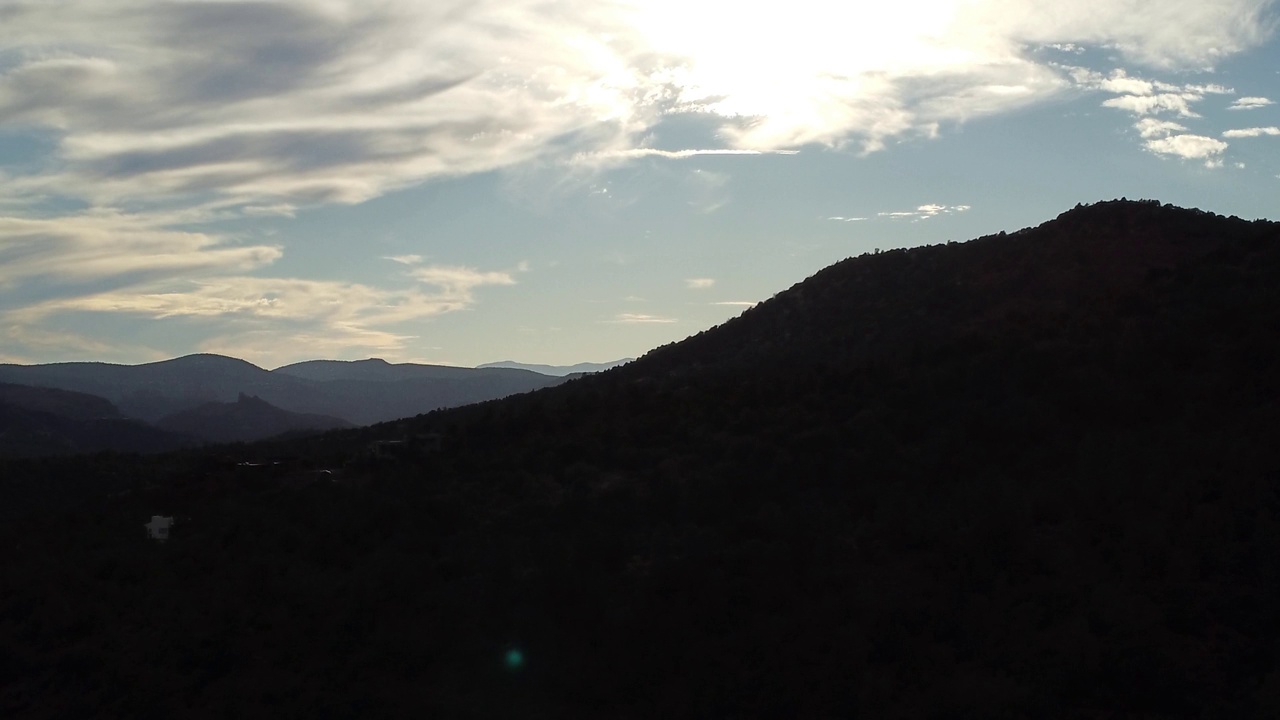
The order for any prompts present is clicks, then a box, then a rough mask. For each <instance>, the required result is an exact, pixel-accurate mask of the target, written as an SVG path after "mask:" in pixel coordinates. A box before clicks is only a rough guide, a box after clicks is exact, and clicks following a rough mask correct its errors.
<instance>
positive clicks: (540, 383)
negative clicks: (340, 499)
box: [0, 354, 563, 454]
mask: <svg viewBox="0 0 1280 720" xmlns="http://www.w3.org/2000/svg"><path fill="white" fill-rule="evenodd" d="M0 382H4V383H10V384H22V385H26V386H31V387H44V388H51V389H59V390H64V391H68V392H72V393H78V394H79V395H80V397H82V398H84V397H90V396H93V397H97V402H98V403H99V404H101V405H103V407H104V408H105V407H110V410H109V411H107V410H102V411H101V413H103V416H104V417H105V416H106V415H108V414H109V415H112V416H115V415H119V416H121V417H127V418H130V419H133V420H137V421H142V423H145V424H150V425H152V426H155V427H158V428H160V429H162V430H167V431H171V432H177V433H178V434H177V435H172V436H167V435H165V433H163V432H153V433H151V434H150V435H139V436H137V437H136V438H134V437H133V436H121V437H124V438H125V442H123V444H119V443H114V442H112V441H110V440H109V438H106V437H104V439H103V441H102V442H97V441H93V440H91V439H90V438H89V437H88V435H85V433H87V432H89V431H90V430H91V429H92V427H108V426H105V425H104V424H103V423H97V424H96V425H92V426H87V425H84V424H83V423H82V422H81V423H80V424H78V425H76V426H75V427H76V434H77V438H78V439H76V440H75V441H74V442H72V441H65V442H64V441H63V440H58V439H56V438H57V437H58V436H59V433H58V432H56V427H62V426H63V425H58V424H55V425H48V423H46V425H47V427H46V432H43V435H42V437H44V441H42V442H41V443H39V444H35V445H32V444H29V443H27V444H23V443H10V445H13V447H12V448H11V449H10V450H11V451H4V452H5V454H15V453H19V454H39V453H41V452H43V451H42V450H40V448H49V449H51V451H52V449H53V448H61V451H60V452H75V451H77V450H75V448H85V449H86V450H85V451H88V450H89V449H92V450H94V451H96V450H124V451H143V452H146V451H151V452H157V451H164V450H170V449H174V448H178V447H182V446H184V445H190V444H192V443H193V442H196V441H203V442H228V441H231V440H236V441H252V440H261V439H264V438H267V437H271V436H272V435H274V434H276V433H275V432H274V431H276V430H277V429H283V430H281V431H282V432H283V431H300V430H306V429H310V430H327V429H332V428H340V427H351V426H354V425H369V424H373V423H378V422H385V421H387V420H394V419H398V418H403V417H410V416H413V415H417V414H420V413H424V412H428V411H430V410H435V409H437V408H442V407H452V406H455V405H464V404H467V403H473V402H479V401H483V400H491V399H494V398H500V397H505V396H507V395H511V394H515V393H521V392H528V391H530V390H535V389H538V388H542V387H547V386H550V385H554V384H557V383H559V382H563V380H562V379H561V378H558V377H550V376H547V375H541V374H538V373H533V372H529V371H526V370H512V369H492V370H483V369H473V368H459V367H446V366H436V365H418V364H409V363H406V364H398V365H393V364H391V363H387V362H386V361H383V360H376V359H373V360H362V361H358V362H340V361H333V360H316V361H311V362H305V363H298V364H295V365H288V366H285V367H282V368H277V369H276V370H274V371H267V370H264V369H262V368H260V367H257V366H256V365H253V364H251V363H248V362H245V361H244V360H238V359H236V358H229V357H224V356H221V355H209V354H201V355H188V356H186V357H181V358H175V359H173V360H166V361H163V362H156V363H147V364H143V365H112V364H108V363H89V362H79V363H54V364H48V365H0ZM246 396H247V397H249V398H252V399H253V400H254V402H246V401H245V400H244V398H245V397H246ZM5 401H6V397H5V396H3V395H0V403H3V402H5ZM49 410H50V409H49V408H46V411H49ZM53 410H56V408H53ZM6 412H8V413H9V416H11V417H9V416H6V417H9V420H6V421H5V422H4V424H0V432H4V431H5V429H6V428H8V427H10V426H11V425H12V426H15V427H16V426H17V425H20V424H21V422H19V421H18V420H17V418H18V415H17V414H16V413H17V409H16V408H15V409H11V410H8V411H6ZM52 414H54V415H57V414H58V413H57V412H53V413H52ZM71 419H73V420H76V421H77V422H79V421H80V420H82V419H79V418H74V417H73V418H71ZM10 420H12V421H13V422H10ZM23 422H25V421H23ZM135 424H139V423H135ZM68 427H69V426H68ZM116 427H117V425H110V426H109V428H110V429H112V430H113V433H112V435H113V436H115V435H118V434H119V433H115V432H114V430H115V429H116ZM121 427H124V426H121ZM15 432H17V430H15ZM148 437H149V438H151V439H152V440H154V442H151V443H147V442H142V441H143V440H145V439H146V438H148Z"/></svg>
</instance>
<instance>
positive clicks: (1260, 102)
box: [1227, 97, 1275, 110]
mask: <svg viewBox="0 0 1280 720" xmlns="http://www.w3.org/2000/svg"><path fill="white" fill-rule="evenodd" d="M1274 104H1275V102H1274V101H1272V100H1268V99H1267V98H1264V97H1242V98H1236V101H1235V102H1233V103H1231V106H1230V107H1228V108H1227V109H1228V110H1254V109H1257V108H1260V107H1266V106H1268V105H1274Z"/></svg>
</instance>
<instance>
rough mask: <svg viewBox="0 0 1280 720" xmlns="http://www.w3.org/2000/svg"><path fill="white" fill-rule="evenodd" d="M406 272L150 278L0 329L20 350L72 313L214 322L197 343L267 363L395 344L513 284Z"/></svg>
mask: <svg viewBox="0 0 1280 720" xmlns="http://www.w3.org/2000/svg"><path fill="white" fill-rule="evenodd" d="M411 276H412V277H413V279H415V280H416V281H418V283H419V284H418V285H417V286H413V287H409V288H403V289H385V288H379V287H374V286H370V285H367V284H361V283H347V282H336V281H323V280H303V279H296V278H262V277H251V276H226V277H217V278H209V279H204V280H185V281H158V282H149V283H142V284H138V285H133V286H130V287H126V288H120V289H116V290H110V291H105V292H97V293H88V294H81V295H75V296H71V297H63V298H56V299H52V300H46V301H42V302H37V303H34V304H31V305H28V306H25V307H21V308H16V309H13V310H9V311H7V312H5V313H4V314H3V315H0V325H2V326H3V327H4V328H5V331H6V333H7V335H8V337H9V338H10V339H11V340H12V341H13V342H14V343H16V344H18V343H20V344H22V345H23V346H28V345H29V344H30V342H31V340H30V338H31V337H33V334H34V333H36V332H38V331H37V330H36V329H37V328H39V327H41V326H42V324H44V323H47V322H48V321H49V320H50V319H51V318H53V317H56V316H59V315H65V314H72V313H110V314H123V315H134V316H140V317H146V318H150V319H153V320H159V321H171V322H172V321H183V322H186V321H200V322H205V323H209V322H216V323H217V325H216V326H215V327H217V328H221V330H220V331H218V332H215V333H214V335H215V337H213V339H211V340H208V341H206V342H205V343H204V344H203V345H201V347H202V349H206V350H209V351H211V352H212V351H217V352H230V351H231V350H232V349H239V350H243V351H244V352H245V353H247V354H246V355H241V357H253V358H255V359H258V360H259V361H263V362H265V361H266V360H267V359H279V358H282V357H286V356H287V357H288V358H291V359H299V358H301V357H307V356H309V357H315V356H316V354H317V353H320V354H323V352H322V351H324V352H328V351H329V350H335V351H336V350H339V349H342V348H346V349H348V350H350V349H352V348H363V349H366V350H380V351H389V350H399V349H401V348H402V347H403V344H404V342H405V341H406V340H407V339H409V338H411V337H412V336H411V335H405V334H402V333H398V332H396V331H394V330H392V329H389V328H394V327H395V326H397V325H399V324H401V323H405V322H407V321H411V320H421V319H423V318H430V317H434V316H438V315H442V314H444V313H448V312H456V311H458V310H465V309H467V308H468V307H470V306H472V305H473V304H474V303H475V301H476V299H475V290H476V289H477V288H480V287H483V286H488V285H511V284H514V283H515V280H514V279H513V278H512V277H511V275H510V274H508V273H504V272H485V271H479V270H475V269H472V268H464V267H449V266H423V267H417V268H415V269H414V270H413V271H412V273H411ZM86 342H87V341H86ZM273 344H274V349H272V348H273Z"/></svg>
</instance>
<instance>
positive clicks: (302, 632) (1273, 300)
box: [0, 201, 1280, 720]
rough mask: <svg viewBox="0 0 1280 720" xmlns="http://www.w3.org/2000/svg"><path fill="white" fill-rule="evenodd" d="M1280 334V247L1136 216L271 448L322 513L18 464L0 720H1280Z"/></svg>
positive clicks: (870, 264) (212, 470)
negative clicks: (319, 711)
mask: <svg viewBox="0 0 1280 720" xmlns="http://www.w3.org/2000/svg"><path fill="white" fill-rule="evenodd" d="M1277 329H1280V224H1277V223H1273V222H1267V221H1255V222H1247V221H1244V220H1240V219H1237V218H1224V217H1221V216H1217V215H1213V214H1210V213H1204V212H1200V211H1193V210H1184V209H1180V208H1174V207H1171V206H1162V205H1159V204H1157V203H1152V202H1128V201H1116V202H1107V203H1099V204H1097V205H1092V206H1087V207H1079V208H1076V209H1074V210H1071V211H1068V212H1066V213H1064V214H1062V215H1061V216H1059V217H1058V218H1056V219H1054V220H1051V221H1049V222H1047V223H1044V224H1043V225H1041V226H1039V227H1036V228H1031V229H1027V230H1023V231H1019V232H1016V233H1009V234H998V235H993V236H989V237H984V238H979V239H976V240H973V241H970V242H966V243H956V244H947V245H940V246H934V247H926V248H915V249H910V250H895V251H891V252H886V253H878V254H868V255H864V256H861V257H857V258H851V259H849V260H846V261H844V262H841V263H838V264H836V265H834V266H832V267H830V268H827V269H824V270H822V271H820V272H818V273H816V274H815V275H814V276H813V277H811V278H809V279H808V280H806V281H804V282H802V283H799V284H797V285H795V286H794V287H792V288H790V289H787V290H784V291H782V292H780V293H778V295H777V296H776V297H775V298H773V299H772V300H769V301H767V302H764V303H761V304H760V305H758V306H756V307H754V308H753V309H751V310H748V311H746V312H744V313H743V314H742V315H741V316H739V317H738V318H735V319H733V320H730V321H729V322H726V323H724V324H723V325H721V326H719V327H717V328H713V329H710V330H707V331H705V332H703V333H700V334H698V335H697V336H695V337H693V338H690V339H688V340H685V341H683V342H680V343H675V344H672V345H668V346H665V347H663V348H659V349H657V350H655V351H653V352H650V353H648V354H647V355H645V356H644V357H642V358H640V359H638V360H636V361H635V362H633V363H629V364H627V365H626V366H624V367H621V368H618V369H616V370H613V371H610V372H607V373H601V374H597V375H591V376H588V377H584V378H582V379H580V380H576V381H573V382H568V383H564V384H563V385H560V386H557V387H552V388H547V389H543V390H539V391H537V392H532V393H526V394H522V395H518V396H515V397H510V398H506V399H503V400H496V401H490V402H486V403H480V404H475V405H469V406H466V407H459V408H453V409H448V410H441V411H437V412H433V413H429V414H426V415H423V416H419V417H415V418H411V419H406V420H402V421H398V422H395V423H388V424H386V425H381V426H376V427H372V428H361V429H358V430H353V431H349V432H336V433H331V434H327V435H325V436H323V437H309V438H300V439H290V440H287V441H273V442H271V443H263V444H259V445H255V446H251V447H249V448H246V452H247V453H255V454H257V455H260V456H262V457H281V458H286V457H287V458H291V459H292V460H293V463H294V466H304V467H307V468H308V469H312V470H320V469H329V468H341V471H340V473H337V474H336V476H337V477H340V481H336V482H332V481H331V482H323V483H321V482H310V483H309V484H306V485H305V486H303V487H300V489H298V490H296V491H295V490H289V489H287V487H285V486H284V485H283V483H282V484H281V485H280V486H270V485H268V484H266V483H264V482H260V481H259V480H258V479H257V478H255V477H249V476H245V475H241V474H239V471H238V470H236V469H235V467H234V466H232V467H228V466H227V465H226V464H225V463H223V462H221V460H220V457H219V456H217V455H215V454H213V453H208V454H201V453H188V454H182V455H174V456H168V457H163V458H155V459H145V460H142V461H137V462H135V464H133V465H129V466H120V465H112V466H109V467H107V468H105V469H99V468H97V467H96V466H95V465H93V464H92V463H91V462H89V461H88V460H86V459H83V458H78V459H69V460H65V461H58V462H53V461H49V462H43V463H42V464H41V465H40V466H39V473H38V474H37V473H36V472H35V471H33V470H31V468H33V467H34V466H33V465H30V464H26V465H16V464H10V465H8V466H4V467H2V468H0V469H3V470H4V471H5V473H6V474H4V475H3V476H4V477H9V478H23V479H24V480H22V481H17V480H15V481H10V482H2V483H0V511H3V512H5V513H7V515H6V517H7V518H11V519H7V521H6V522H5V523H0V546H4V547H18V546H19V545H20V546H21V547H22V552H18V553H12V554H11V555H12V557H11V558H7V562H6V563H5V564H4V565H3V566H2V568H3V569H2V570H0V572H3V573H4V582H3V583H0V588H3V590H0V592H3V593H4V594H3V595H0V612H2V614H0V618H3V619H4V620H5V622H4V623H0V648H4V651H3V654H0V663H2V664H0V668H3V671H4V673H5V678H6V681H5V683H4V684H0V708H5V709H6V710H7V711H8V712H7V713H6V714H8V715H14V716H72V715H85V714H93V713H99V714H107V715H120V716H123V715H133V714H138V713H140V712H157V711H159V712H169V713H170V714H174V713H186V714H192V713H193V712H194V713H197V714H208V715H217V714H230V713H233V712H234V713H240V714H243V713H244V712H245V710H246V709H250V712H252V711H253V710H258V711H259V714H272V715H282V714H284V715H287V714H303V713H305V712H309V711H314V709H316V708H326V709H327V708H343V710H342V711H339V712H340V713H347V714H351V713H355V714H360V715H367V716H373V715H381V716H398V715H407V714H418V715H433V716H445V717H459V716H464V717H504V716H507V715H509V714H510V711H511V708H513V707H518V708H519V709H520V713H521V714H523V715H531V716H543V717H636V718H646V717H670V718H701V717H741V718H767V717H832V718H834V717H841V718H843V717H974V718H979V717H981V718H985V717H1003V718H1019V717H1046V718H1079V719H1081V720H1083V719H1085V718H1098V717H1135V718H1136V717H1143V718H1183V717H1259V718H1261V717H1277V716H1280V705H1278V704H1277V698H1280V650H1278V648H1280V619H1277V617H1276V613H1275V612H1274V609H1275V608H1276V607H1277V606H1280V484H1278V483H1277V468H1280V444H1277V443H1276V442H1275V438H1276V437H1277V436H1280V408H1278V407H1277V403H1276V398H1277V397H1280V378H1278V377H1277V375H1276V373H1275V371H1274V368H1275V359H1276V358H1277V357H1280V332H1277ZM415 439H417V440H422V441H423V442H422V447H423V448H430V449H429V450H424V451H423V452H417V453H405V454H403V455H400V456H393V457H387V456H386V455H383V456H381V457H378V456H376V454H375V453H371V452H370V448H371V447H372V448H375V449H376V448H378V447H380V445H379V444H380V443H381V444H387V443H396V442H400V443H408V442H410V441H412V440H415ZM427 440H430V441H431V443H430V444H429V445H428V443H427V442H425V441H427ZM436 441H438V442H436ZM298 472H299V473H300V472H301V470H299V471H298ZM28 477H30V478H32V479H31V480H29V481H28V480H26V478H28ZM37 477H38V479H39V480H38V482H37V481H36V480H35V479H34V478H37ZM128 477H136V478H139V480H138V481H137V482H136V483H135V485H133V486H131V487H132V488H133V491H132V492H131V493H130V494H127V495H125V494H120V493H117V496H115V497H105V490H104V488H107V487H110V488H112V490H113V491H114V489H115V488H117V487H119V485H120V483H122V482H123V480H121V478H128ZM326 477H333V475H328V476H326ZM304 479H305V478H304ZM147 483H151V484H153V485H154V487H149V486H148V484H147ZM46 488H48V490H47V491H46ZM73 490H74V491H73ZM41 493H43V494H41ZM37 500H40V502H36V501H37ZM19 501H21V503H25V504H21V503H20V502H19ZM23 507H30V508H38V510H31V511H25V512H24V511H22V510H21V509H20V508H23ZM15 508H17V509H15ZM158 512H161V513H173V514H175V515H179V516H183V517H188V516H189V518H190V520H189V521H188V522H186V524H185V525H184V524H183V523H179V524H178V525H176V526H175V532H174V535H173V537H172V538H171V540H170V541H169V542H168V543H167V544H166V545H164V546H156V545H148V544H146V543H145V542H144V541H143V540H142V538H141V536H140V526H141V523H142V522H145V520H146V519H147V518H148V517H150V516H151V515H152V514H155V513H158ZM106 659H110V662H106V661H105V660H106ZM317 677H321V678H325V682H323V683H316V682H315V678H317ZM50 688H54V689H56V690H57V691H56V692H50V691H49V689H50ZM347 708H351V710H350V712H348V711H347V710H346V709H347Z"/></svg>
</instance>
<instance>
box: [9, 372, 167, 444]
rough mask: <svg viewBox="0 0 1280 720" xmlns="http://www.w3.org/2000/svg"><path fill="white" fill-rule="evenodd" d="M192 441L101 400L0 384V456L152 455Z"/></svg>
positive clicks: (59, 391)
mask: <svg viewBox="0 0 1280 720" xmlns="http://www.w3.org/2000/svg"><path fill="white" fill-rule="evenodd" d="M191 444H192V443H191V439H190V438H188V437H185V436H182V435H181V434H171V433H167V432H163V431H161V430H158V429H156V428H153V427H150V426H148V425H146V424H145V423H141V422H138V421H136V420H130V419H128V418H125V417H123V416H122V415H121V414H120V412H119V411H118V410H117V409H116V407H115V406H114V405H112V404H111V402H110V401H108V400H106V399H105V398H100V397H97V396H94V395H87V394H84V393H77V392H70V391H67V390H57V389H53V388H42V387H30V386H26V385H11V384H7V383H0V456H5V457H35V456H41V455H68V454H75V453H94V452H101V451H116V452H141V453H155V452H165V451H169V450H175V449H177V448H181V447H187V446H190V445H191Z"/></svg>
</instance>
